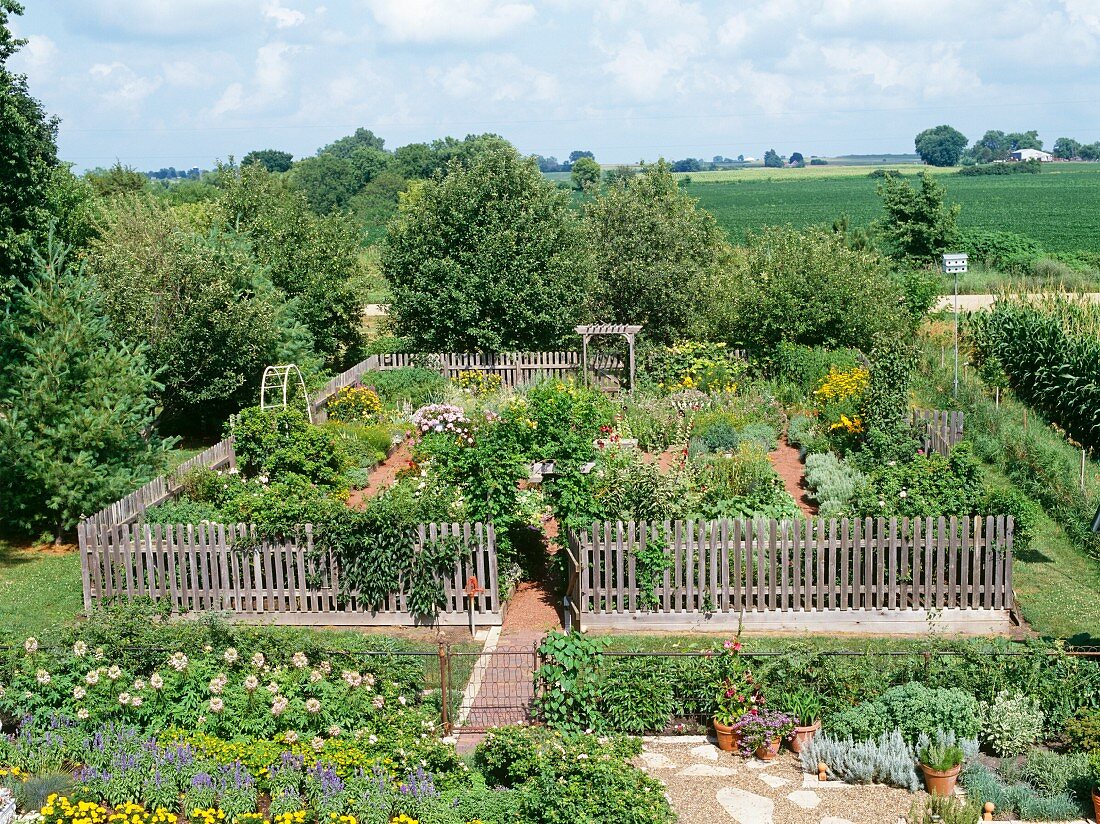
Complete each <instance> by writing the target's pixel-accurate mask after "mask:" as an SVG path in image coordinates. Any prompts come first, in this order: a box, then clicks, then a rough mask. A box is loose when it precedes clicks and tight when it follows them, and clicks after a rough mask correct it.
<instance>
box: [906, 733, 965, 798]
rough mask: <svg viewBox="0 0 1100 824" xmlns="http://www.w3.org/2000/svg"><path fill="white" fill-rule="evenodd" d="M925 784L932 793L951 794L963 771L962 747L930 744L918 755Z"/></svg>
mask: <svg viewBox="0 0 1100 824" xmlns="http://www.w3.org/2000/svg"><path fill="white" fill-rule="evenodd" d="M917 758H918V760H919V761H920V769H921V772H923V773H924V784H925V786H926V787H927V788H928V792H929V793H930V794H931V795H943V796H947V795H951V794H952V793H953V792H954V791H955V781H956V780H958V777H959V773H960V772H961V771H962V764H963V751H962V749H961V748H960V747H956V746H950V747H943V746H939V745H937V744H930V745H929V746H927V747H925V748H924V749H923V750H921V751H920V753H918V755H917Z"/></svg>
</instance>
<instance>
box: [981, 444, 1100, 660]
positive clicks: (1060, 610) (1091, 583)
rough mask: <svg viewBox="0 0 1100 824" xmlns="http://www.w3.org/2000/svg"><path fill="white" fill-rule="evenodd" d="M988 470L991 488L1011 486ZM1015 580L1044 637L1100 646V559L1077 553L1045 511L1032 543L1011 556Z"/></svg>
mask: <svg viewBox="0 0 1100 824" xmlns="http://www.w3.org/2000/svg"><path fill="white" fill-rule="evenodd" d="M985 470H986V471H985V476H986V481H987V482H988V483H989V484H990V486H992V487H994V488H996V489H1004V488H1007V487H1010V486H1012V481H1010V480H1009V479H1008V478H1007V477H1006V476H1005V475H1004V473H1002V472H1001V471H1000V470H999V469H997V468H996V467H993V466H988V465H987V466H986V468H985ZM1012 584H1013V588H1014V589H1015V591H1016V600H1017V602H1018V603H1019V605H1020V611H1021V612H1022V613H1023V616H1024V619H1025V620H1026V621H1027V622H1028V624H1030V625H1031V628H1032V629H1034V630H1035V631H1036V632H1038V633H1039V634H1040V635H1042V636H1044V637H1046V638H1064V639H1066V640H1067V641H1069V642H1070V643H1072V644H1076V645H1079V646H1095V645H1100V598H1098V597H1097V593H1098V592H1100V563H1097V562H1096V561H1094V560H1092V559H1091V558H1088V557H1086V556H1084V555H1082V554H1081V553H1080V552H1078V551H1077V550H1076V549H1075V548H1074V547H1073V545H1072V544H1071V543H1070V541H1069V539H1068V538H1067V537H1066V533H1065V532H1064V531H1063V530H1062V527H1060V526H1059V525H1058V524H1057V523H1055V522H1054V521H1053V520H1052V519H1051V518H1049V517H1047V515H1046V514H1045V513H1044V514H1043V516H1042V518H1041V519H1040V520H1039V523H1038V525H1037V529H1036V534H1035V540H1034V543H1033V547H1032V548H1031V549H1027V550H1023V551H1019V552H1016V554H1015V557H1013V559H1012Z"/></svg>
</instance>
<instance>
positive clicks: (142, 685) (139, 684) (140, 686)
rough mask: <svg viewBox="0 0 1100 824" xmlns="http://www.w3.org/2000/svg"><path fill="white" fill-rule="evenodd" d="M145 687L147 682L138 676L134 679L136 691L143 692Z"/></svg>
mask: <svg viewBox="0 0 1100 824" xmlns="http://www.w3.org/2000/svg"><path fill="white" fill-rule="evenodd" d="M143 689H145V682H144V681H142V680H141V679H140V678H138V679H137V680H136V681H134V692H141V691H142V690H143Z"/></svg>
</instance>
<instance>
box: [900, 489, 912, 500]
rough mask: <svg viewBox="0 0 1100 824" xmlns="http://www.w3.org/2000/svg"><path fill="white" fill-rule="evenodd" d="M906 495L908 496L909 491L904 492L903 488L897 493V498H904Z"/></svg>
mask: <svg viewBox="0 0 1100 824" xmlns="http://www.w3.org/2000/svg"><path fill="white" fill-rule="evenodd" d="M908 496H909V493H908V492H906V491H905V490H904V489H903V490H902V491H901V492H899V493H898V497H899V498H906V497H908Z"/></svg>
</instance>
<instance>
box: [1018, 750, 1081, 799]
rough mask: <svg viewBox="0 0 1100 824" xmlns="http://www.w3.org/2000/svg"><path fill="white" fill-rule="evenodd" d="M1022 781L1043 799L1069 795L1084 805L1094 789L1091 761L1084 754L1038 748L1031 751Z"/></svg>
mask: <svg viewBox="0 0 1100 824" xmlns="http://www.w3.org/2000/svg"><path fill="white" fill-rule="evenodd" d="M1020 778H1022V779H1023V780H1024V781H1026V782H1027V783H1028V784H1030V785H1031V786H1032V787H1034V788H1035V791H1036V792H1037V793H1039V794H1040V795H1045V796H1054V795H1063V794H1067V795H1070V796H1073V797H1076V798H1078V799H1081V800H1082V801H1083V800H1085V799H1087V798H1088V793H1089V789H1090V788H1091V778H1090V773H1089V757H1088V755H1087V754H1086V753H1083V752H1075V753H1058V752H1051V751H1050V750H1045V749H1041V748H1038V747H1036V748H1035V749H1032V750H1029V751H1028V753H1027V758H1026V759H1025V760H1024V763H1023V765H1022V766H1021V767H1020Z"/></svg>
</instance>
